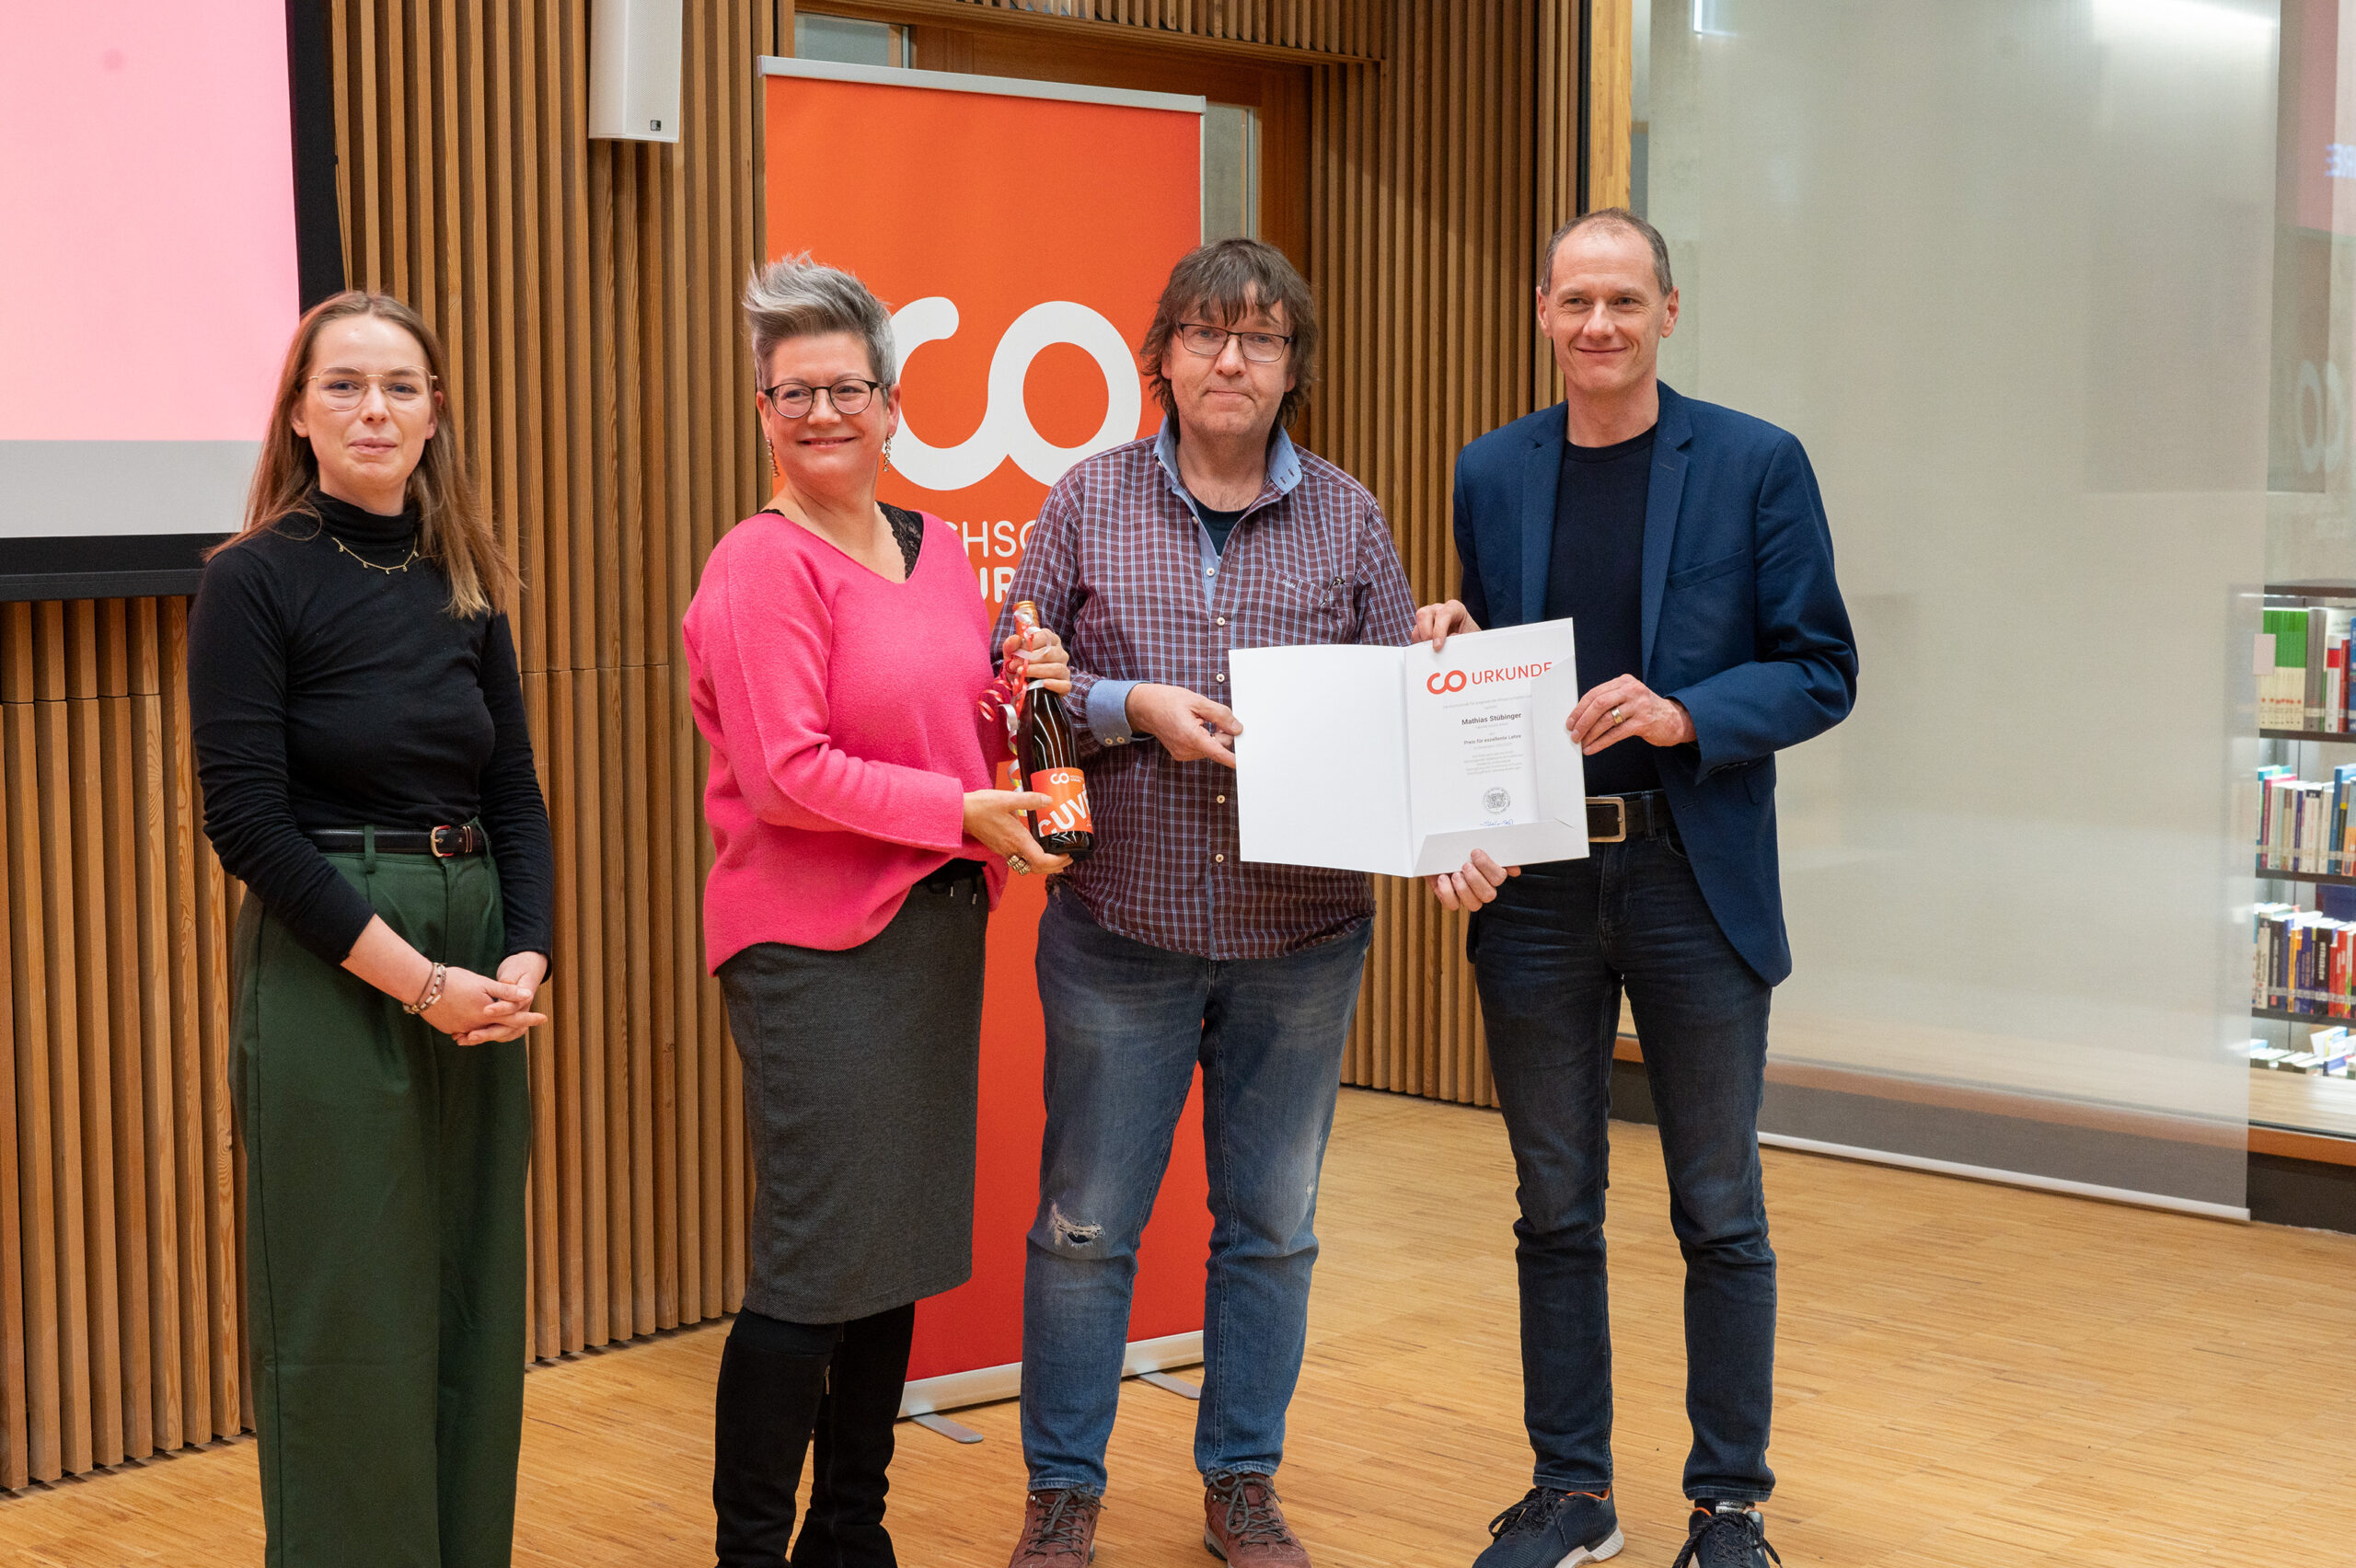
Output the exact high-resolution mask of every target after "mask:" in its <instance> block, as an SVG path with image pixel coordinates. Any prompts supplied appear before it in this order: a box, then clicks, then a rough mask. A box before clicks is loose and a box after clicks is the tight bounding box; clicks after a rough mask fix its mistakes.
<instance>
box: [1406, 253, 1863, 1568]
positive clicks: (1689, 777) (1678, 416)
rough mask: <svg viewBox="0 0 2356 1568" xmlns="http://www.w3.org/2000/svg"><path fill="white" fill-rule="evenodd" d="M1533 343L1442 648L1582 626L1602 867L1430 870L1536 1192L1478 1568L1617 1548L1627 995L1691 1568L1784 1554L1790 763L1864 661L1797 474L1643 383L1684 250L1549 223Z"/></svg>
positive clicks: (1793, 453)
mask: <svg viewBox="0 0 2356 1568" xmlns="http://www.w3.org/2000/svg"><path fill="white" fill-rule="evenodd" d="M1540 276H1541V280H1542V281H1541V283H1540V287H1539V291H1538V324H1539V328H1540V330H1541V331H1542V332H1543V333H1544V334H1545V335H1546V337H1547V339H1548V340H1549V341H1550V342H1551V343H1552V345H1553V351H1554V360H1555V363H1556V364H1558V365H1559V366H1560V367H1561V368H1562V372H1563V379H1564V382H1565V386H1566V387H1567V389H1568V394H1567V397H1566V399H1565V402H1564V403H1562V404H1561V405H1558V406H1557V407H1554V408H1552V409H1543V410H1542V411H1541V412H1538V413H1535V414H1531V415H1530V416H1529V417H1528V418H1527V419H1521V420H1517V421H1514V422H1513V423H1512V424H1509V425H1507V426H1506V427H1505V428H1504V429H1502V430H1497V431H1492V432H1490V433H1489V434H1487V435H1484V436H1483V437H1481V439H1479V440H1478V441H1475V442H1473V443H1472V444H1471V445H1469V446H1467V447H1465V449H1464V451H1463V453H1462V454H1461V455H1460V456H1459V457H1458V459H1457V464H1456V548H1457V554H1458V556H1459V557H1460V558H1461V559H1462V561H1463V565H1464V579H1463V588H1462V590H1461V592H1462V594H1463V597H1462V598H1461V600H1450V601H1449V602H1448V603H1447V604H1444V605H1430V606H1427V607H1426V608H1425V609H1424V610H1422V611H1420V612H1418V615H1417V624H1416V631H1417V635H1418V636H1419V637H1426V638H1429V639H1430V640H1432V642H1433V644H1434V645H1435V646H1438V645H1439V644H1441V643H1443V642H1444V641H1445V640H1446V639H1447V636H1448V634H1449V632H1451V631H1461V630H1472V629H1474V628H1480V627H1496V626H1515V625H1519V624H1521V623H1524V622H1529V621H1540V620H1554V619H1560V618H1562V617H1571V618H1572V619H1573V621H1574V623H1575V630H1574V641H1575V645H1576V651H1577V659H1578V677H1579V689H1580V693H1581V695H1580V698H1579V701H1578V703H1577V705H1576V707H1575V708H1574V709H1572V711H1571V716H1570V719H1569V727H1570V732H1571V735H1572V738H1573V739H1574V740H1576V741H1577V742H1578V743H1579V744H1580V749H1581V751H1582V753H1583V754H1584V755H1585V758H1586V763H1585V766H1586V769H1587V785H1588V791H1589V794H1588V835H1589V837H1590V839H1591V841H1592V842H1591V846H1590V850H1589V854H1588V858H1587V859H1582V860H1565V861H1560V862H1557V863H1555V864H1553V865H1544V866H1529V867H1523V868H1518V869H1501V868H1499V867H1498V866H1497V865H1496V863H1495V862H1494V861H1492V860H1491V859H1489V858H1488V857H1487V856H1486V855H1475V856H1474V858H1473V859H1472V863H1471V864H1469V865H1467V866H1465V867H1464V868H1463V870H1460V871H1456V872H1452V873H1449V874H1448V875H1445V876H1441V877H1438V878H1436V879H1434V882H1435V888H1434V890H1435V892H1437V893H1438V896H1439V899H1440V902H1441V903H1443V904H1445V905H1448V906H1449V907H1450V908H1467V909H1472V910H1474V911H1476V913H1475V914H1474V915H1473V917H1472V935H1471V938H1470V940H1469V942H1468V946H1469V947H1470V949H1471V951H1472V962H1473V965H1474V969H1475V973H1476V975H1477V978H1478V981H1479V986H1480V994H1481V1008H1482V1013H1483V1018H1484V1022H1485V1024H1486V1027H1487V1031H1488V1043H1489V1059H1490V1063H1491V1065H1492V1066H1493V1068H1494V1069H1495V1073H1496V1085H1497V1100H1498V1103H1499V1104H1500V1106H1501V1107H1502V1108H1503V1109H1504V1112H1505V1119H1506V1130H1507V1136H1508V1137H1509V1138H1510V1139H1511V1141H1512V1144H1513V1152H1514V1162H1515V1167H1516V1169H1517V1170H1518V1171H1519V1175H1520V1189H1519V1197H1520V1205H1521V1217H1520V1219H1519V1221H1518V1222H1517V1223H1516V1224H1515V1226H1514V1233H1515V1236H1516V1238H1517V1246H1516V1262H1517V1263H1518V1266H1519V1274H1520V1284H1521V1344H1522V1349H1521V1355H1522V1378H1523V1407H1524V1408H1523V1417H1524V1420H1525V1422H1526V1424H1527V1425H1528V1427H1529V1430H1530V1446H1531V1447H1533V1448H1534V1449H1535V1450H1536V1453H1537V1466H1536V1473H1535V1476H1534V1478H1533V1479H1534V1481H1535V1485H1534V1486H1533V1487H1532V1489H1531V1491H1530V1493H1529V1495H1528V1496H1526V1497H1524V1498H1523V1499H1522V1500H1521V1501H1520V1502H1519V1503H1517V1504H1515V1505H1512V1506H1511V1507H1509V1508H1507V1510H1506V1511H1505V1512H1504V1513H1503V1514H1501V1515H1499V1516H1497V1518H1496V1521H1495V1522H1494V1523H1493V1524H1492V1525H1491V1527H1490V1531H1491V1535H1492V1537H1493V1539H1492V1541H1491V1544H1490V1545H1489V1547H1488V1549H1487V1550H1486V1551H1483V1552H1482V1554H1481V1556H1480V1559H1479V1562H1478V1563H1477V1565H1476V1568H1572V1565H1575V1564H1578V1563H1585V1562H1600V1561H1602V1560H1603V1559H1605V1558H1607V1557H1610V1556H1611V1555H1612V1554H1613V1553H1615V1552H1617V1551H1619V1550H1620V1547H1621V1544H1622V1536H1621V1531H1620V1528H1619V1521H1618V1516H1617V1515H1616V1513H1615V1511H1614V1509H1613V1506H1612V1503H1611V1332H1610V1320H1609V1312H1608V1309H1607V1302H1606V1294H1605V1286H1604V1255H1603V1208H1604V1203H1603V1193H1604V1186H1605V1178H1606V1176H1607V1174H1608V1165H1609V1159H1608V1151H1607V1139H1608V1134H1607V1130H1606V1123H1607V1121H1608V1119H1609V1117H1610V1115H1611V1056H1612V1050H1611V1047H1612V1040H1613V1037H1614V1036H1615V1035H1616V1034H1617V1032H1618V1029H1619V1019H1620V997H1621V994H1622V991H1623V988H1624V990H1625V991H1626V994H1627V997H1628V1003H1629V1006H1630V1008H1631V1009H1633V1010H1634V1014H1635V1021H1636V1034H1637V1037H1638V1039H1639V1040H1640V1041H1641V1042H1642V1043H1643V1047H1644V1055H1645V1072H1646V1077H1647V1078H1649V1079H1650V1080H1651V1084H1652V1092H1653V1103H1654V1106H1655V1108H1656V1109H1657V1112H1658V1114H1659V1121H1660V1141H1661V1152H1662V1156H1663V1158H1664V1159H1665V1161H1666V1163H1667V1165H1668V1170H1669V1192H1670V1196H1671V1200H1672V1201H1671V1205H1670V1214H1669V1218H1670V1224H1671V1225H1672V1227H1673V1228H1675V1230H1676V1232H1677V1239H1678V1241H1679V1244H1680V1246H1681V1248H1682V1249H1683V1251H1684V1254H1685V1270H1686V1273H1685V1343H1686V1355H1687V1368H1686V1399H1685V1403H1686V1412H1687V1414H1688V1416H1689V1418H1690V1419H1691V1421H1692V1427H1693V1447H1692V1452H1691V1454H1690V1456H1689V1457H1688V1458H1687V1461H1686V1466H1685V1491H1686V1494H1687V1496H1689V1497H1690V1498H1691V1499H1692V1505H1693V1507H1692V1514H1691V1516H1689V1518H1688V1521H1687V1530H1686V1538H1687V1539H1686V1544H1685V1550H1684V1551H1683V1552H1682V1553H1681V1554H1680V1556H1679V1558H1678V1560H1677V1562H1678V1563H1679V1565H1680V1568H1684V1565H1686V1564H1688V1563H1692V1564H1694V1565H1696V1568H1768V1562H1769V1551H1770V1549H1769V1548H1768V1545H1767V1539H1766V1526H1765V1520H1764V1518H1763V1516H1762V1515H1761V1508H1760V1505H1761V1504H1762V1503H1764V1502H1765V1500H1766V1498H1767V1496H1768V1494H1769V1493H1770V1492H1771V1491H1773V1487H1774V1483H1775V1478H1774V1474H1773V1471H1771V1470H1769V1469H1768V1468H1767V1438H1768V1427H1769V1422H1770V1416H1771V1413H1772V1408H1773V1386H1774V1356H1775V1254H1774V1252H1773V1250H1772V1249H1771V1248H1770V1247H1769V1246H1768V1242H1767V1210H1766V1200H1765V1196H1764V1193H1763V1191H1762V1189H1761V1182H1760V1170H1759V1137H1758V1129H1759V1102H1760V1096H1761V1090H1762V1088H1763V1084H1764V1078H1765V1066H1766V1055H1767V1006H1768V998H1769V997H1770V995H1771V993H1772V990H1773V986H1775V984H1776V983H1777V982H1778V981H1780V980H1782V979H1783V978H1784V975H1786V974H1789V973H1790V972H1791V967H1792V960H1791V947H1790V944H1789V943H1788V941H1787V940H1785V938H1784V914H1783V898H1782V894H1781V891H1780V889H1779V887H1778V885H1777V880H1776V868H1775V753H1776V752H1777V751H1779V750H1781V749H1782V748H1784V747H1785V746H1791V745H1797V744H1799V743H1800V742H1802V741H1805V740H1807V739H1808V738H1809V737H1810V736H1812V735H1818V734H1821V733H1822V732H1825V731H1826V730H1828V729H1831V727H1832V726H1833V725H1834V724H1837V723H1839V722H1840V721H1842V719H1843V718H1845V717H1846V716H1847V715H1848V712H1849V709H1850V705H1851V704H1852V703H1853V702H1854V699H1855V697H1856V689H1857V655H1856V648H1855V644H1854V640H1852V638H1851V634H1850V630H1849V616H1848V612H1847V610H1846V609H1845V608H1844V607H1843V606H1842V602H1841V591H1840V588H1839V586H1838V584H1837V583H1836V582H1834V581H1833V575H1832V538H1831V530H1830V528H1829V526H1828V525H1827V524H1826V521H1825V515H1824V503H1823V501H1822V499H1821V498H1820V497H1819V495H1818V493H1817V488H1816V477H1815V475H1814V474H1813V473H1812V472H1811V471H1810V469H1809V467H1808V461H1807V454H1806V453H1804V452H1802V451H1801V450H1800V444H1799V442H1798V441H1797V440H1796V439H1794V438H1793V436H1791V435H1790V434H1789V433H1788V432H1784V431H1781V430H1778V429H1776V428H1775V427H1774V426H1773V425H1771V424H1767V423H1765V422H1763V421H1759V420H1755V419H1751V418H1750V417H1749V416H1747V415H1744V414H1738V413H1736V412H1735V411H1733V410H1732V409H1723V408H1719V407H1717V406H1716V405H1715V404H1710V403H1703V402H1697V401H1695V400H1693V399H1692V398H1683V397H1680V396H1679V395H1678V394H1677V393H1676V392H1674V391H1672V390H1670V389H1669V387H1667V386H1662V385H1661V384H1660V378H1659V370H1658V360H1659V353H1660V343H1661V340H1662V339H1663V338H1666V337H1667V336H1669V333H1670V331H1672V330H1673V329H1675V327H1676V324H1677V305H1678V299H1677V291H1676V289H1675V288H1674V287H1673V286H1672V284H1671V281H1670V277H1669V248H1668V247H1667V245H1666V244H1664V243H1663V241H1662V239H1661V236H1660V235H1659V233H1658V231H1657V230H1656V229H1654V228H1653V227H1652V225H1649V224H1647V223H1646V222H1645V221H1644V220H1643V219H1641V218H1639V217H1636V216H1635V215H1634V214H1633V213H1627V212H1624V211H1622V210H1620V209H1618V208H1611V209H1607V210H1604V211H1601V212H1596V213H1588V214H1587V215H1586V216H1585V217H1582V218H1579V219H1577V220H1576V221H1575V222H1573V223H1570V224H1566V225H1564V227H1563V228H1562V230H1561V231H1560V232H1558V233H1557V234H1556V235H1555V236H1553V240H1552V241H1551V242H1550V243H1549V245H1548V247H1547V250H1546V255H1545V259H1544V261H1543V263H1542V268H1541V273H1540Z"/></svg>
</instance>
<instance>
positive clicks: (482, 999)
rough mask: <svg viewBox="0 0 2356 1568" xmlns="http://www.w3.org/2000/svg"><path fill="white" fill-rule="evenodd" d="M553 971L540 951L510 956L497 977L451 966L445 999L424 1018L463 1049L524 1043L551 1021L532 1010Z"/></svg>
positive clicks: (445, 977)
mask: <svg viewBox="0 0 2356 1568" xmlns="http://www.w3.org/2000/svg"><path fill="white" fill-rule="evenodd" d="M548 972H549V961H548V960H547V959H545V958H543V957H541V956H540V955H539V954H538V953H536V952H517V953H510V954H508V955H507V957H506V958H505V959H503V960H502V961H501V963H500V965H499V974H498V975H497V976H496V977H492V976H490V975H483V974H476V973H475V972H474V971H473V970H471V969H460V968H459V967H457V966H456V964H452V965H451V966H450V967H449V968H447V969H445V971H444V972H443V975H442V999H441V1000H439V1001H437V1002H435V1003H434V1004H433V1006H432V1007H430V1008H428V1009H425V1011H424V1012H423V1013H422V1015H420V1016H422V1018H423V1019H424V1020H425V1021H426V1022H428V1023H430V1024H432V1025H433V1027H434V1028H436V1029H438V1030H440V1031H441V1032H443V1033H445V1034H446V1035H448V1036H449V1037H450V1038H451V1039H452V1040H454V1041H456V1043H459V1044H461V1045H488V1044H491V1043H492V1042H494V1041H500V1040H516V1039H520V1038H522V1036H523V1035H524V1033H525V1031H527V1030H532V1029H537V1028H538V1027H539V1026H540V1025H541V1024H544V1023H546V1022H548V1015H547V1014H546V1013H537V1012H534V1011H532V1010H531V1009H532V998H533V997H534V996H536V995H537V993H538V991H539V988H540V982H541V981H542V980H543V979H545V978H547V976H548Z"/></svg>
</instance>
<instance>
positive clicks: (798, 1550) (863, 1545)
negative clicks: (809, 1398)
mask: <svg viewBox="0 0 2356 1568" xmlns="http://www.w3.org/2000/svg"><path fill="white" fill-rule="evenodd" d="M916 1321H917V1309H916V1307H915V1305H914V1304H913V1303H911V1304H910V1305H908V1306H906V1307H898V1308H895V1309H892V1310H891V1311H888V1312H878V1313H876V1314H875V1315H874V1316H873V1317H870V1318H861V1319H860V1320H858V1321H856V1322H851V1323H845V1324H844V1325H843V1337H842V1343H839V1344H837V1346H836V1347H835V1362H834V1367H833V1370H832V1372H831V1373H830V1375H829V1376H828V1378H827V1389H826V1399H825V1400H824V1401H821V1402H820V1404H819V1406H818V1423H817V1433H816V1436H815V1438H814V1441H813V1445H812V1455H811V1458H812V1459H813V1461H814V1467H815V1468H814V1472H813V1474H812V1476H811V1479H810V1516H809V1517H808V1518H807V1519H806V1520H804V1521H803V1526H802V1535H801V1539H798V1540H796V1541H795V1542H794V1543H793V1568H897V1563H898V1561H899V1560H898V1559H897V1558H895V1556H893V1554H892V1538H891V1536H890V1535H889V1534H888V1533H887V1532H886V1531H885V1530H884V1528H883V1493H884V1492H885V1491H886V1490H887V1489H888V1487H889V1485H890V1482H888V1480H887V1479H886V1477H885V1475H884V1471H885V1470H887V1469H888V1468H889V1467H890V1465H891V1463H892V1429H893V1424H894V1423H895V1422H896V1421H898V1420H899V1417H900V1391H901V1389H903V1388H904V1387H905V1386H906V1385H907V1380H908V1341H909V1338H910V1336H911V1335H912V1334H913V1333H914V1332H915V1331H916Z"/></svg>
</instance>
